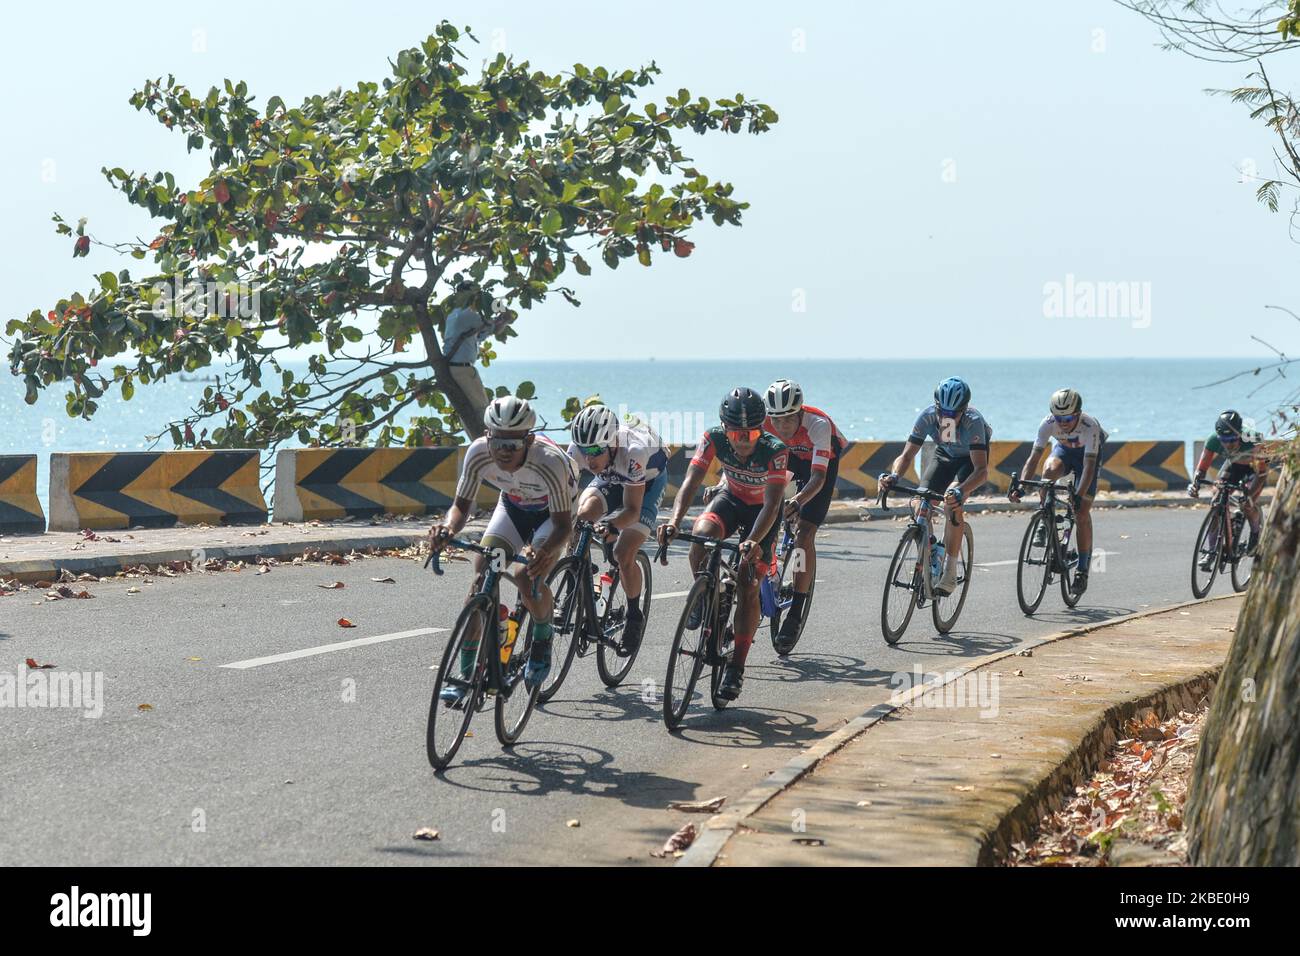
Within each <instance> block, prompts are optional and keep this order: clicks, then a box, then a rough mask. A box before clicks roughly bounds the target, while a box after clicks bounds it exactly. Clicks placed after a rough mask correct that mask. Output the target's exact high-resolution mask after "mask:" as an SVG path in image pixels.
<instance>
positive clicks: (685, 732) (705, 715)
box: [673, 668, 826, 749]
mask: <svg viewBox="0 0 1300 956" xmlns="http://www.w3.org/2000/svg"><path fill="white" fill-rule="evenodd" d="M745 676H746V682H748V677H749V668H746V669H745ZM825 733H826V729H825V728H822V729H821V730H819V729H818V728H817V718H816V717H813V716H812V715H811V714H804V713H800V712H799V711H795V710H780V709H778V708H774V707H747V706H745V704H743V703H738V702H733V703H732V704H731V705H730V706H728V707H727V708H726V709H724V710H715V709H714V708H713V704H712V703H711V702H710V700H709V696H708V687H707V683H706V686H705V690H704V691H703V692H701V691H700V690H699V689H698V688H697V689H696V693H695V697H694V699H693V700H692V701H691V706H690V709H689V710H687V712H686V718H685V720H683V722H682V724H681V725H680V726H679V727H678V728H677V729H676V730H675V731H673V736H675V737H679V738H681V739H682V740H688V741H691V742H692V743H698V744H704V745H705V746H709V747H727V748H737V747H739V748H756V747H779V748H785V749H792V748H802V747H805V746H807V745H808V744H809V743H811V742H812V741H814V740H818V739H820V738H821V737H822V736H824V735H825Z"/></svg>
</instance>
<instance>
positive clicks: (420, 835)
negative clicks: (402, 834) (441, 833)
mask: <svg viewBox="0 0 1300 956" xmlns="http://www.w3.org/2000/svg"><path fill="white" fill-rule="evenodd" d="M412 839H415V840H436V839H438V831H437V830H435V829H434V828H433V827H420V829H418V830H416V831H415V834H414V835H413V836H412Z"/></svg>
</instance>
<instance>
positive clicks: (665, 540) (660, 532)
mask: <svg viewBox="0 0 1300 956" xmlns="http://www.w3.org/2000/svg"><path fill="white" fill-rule="evenodd" d="M675 537H677V525H675V524H673V523H672V522H671V521H665V522H664V523H663V524H661V525H660V526H659V527H658V528H656V529H655V538H656V539H657V540H658V541H659V547H660V548H663V549H664V553H663V557H661V558H660V559H659V563H660V564H663V565H667V564H668V545H669V544H671V543H672V540H673V538H675Z"/></svg>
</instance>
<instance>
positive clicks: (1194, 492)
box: [1187, 479, 1201, 498]
mask: <svg viewBox="0 0 1300 956" xmlns="http://www.w3.org/2000/svg"><path fill="white" fill-rule="evenodd" d="M1200 496H1201V483H1200V482H1199V481H1196V480H1195V479H1193V481H1192V483H1191V484H1190V485H1188V486H1187V497H1189V498H1199V497H1200Z"/></svg>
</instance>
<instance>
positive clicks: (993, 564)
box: [975, 551, 1119, 568]
mask: <svg viewBox="0 0 1300 956" xmlns="http://www.w3.org/2000/svg"><path fill="white" fill-rule="evenodd" d="M1117 554H1119V552H1118V551H1094V552H1093V553H1092V557H1093V559H1094V560H1095V559H1097V558H1101V559H1102V562H1104V561H1105V559H1106V558H1113V557H1115V556H1116V555H1117ZM1019 563H1020V559H1019V558H1013V559H1012V560H1010V561H983V562H981V561H976V562H975V567H977V568H1000V567H1002V566H1003V565H1006V564H1019Z"/></svg>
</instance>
